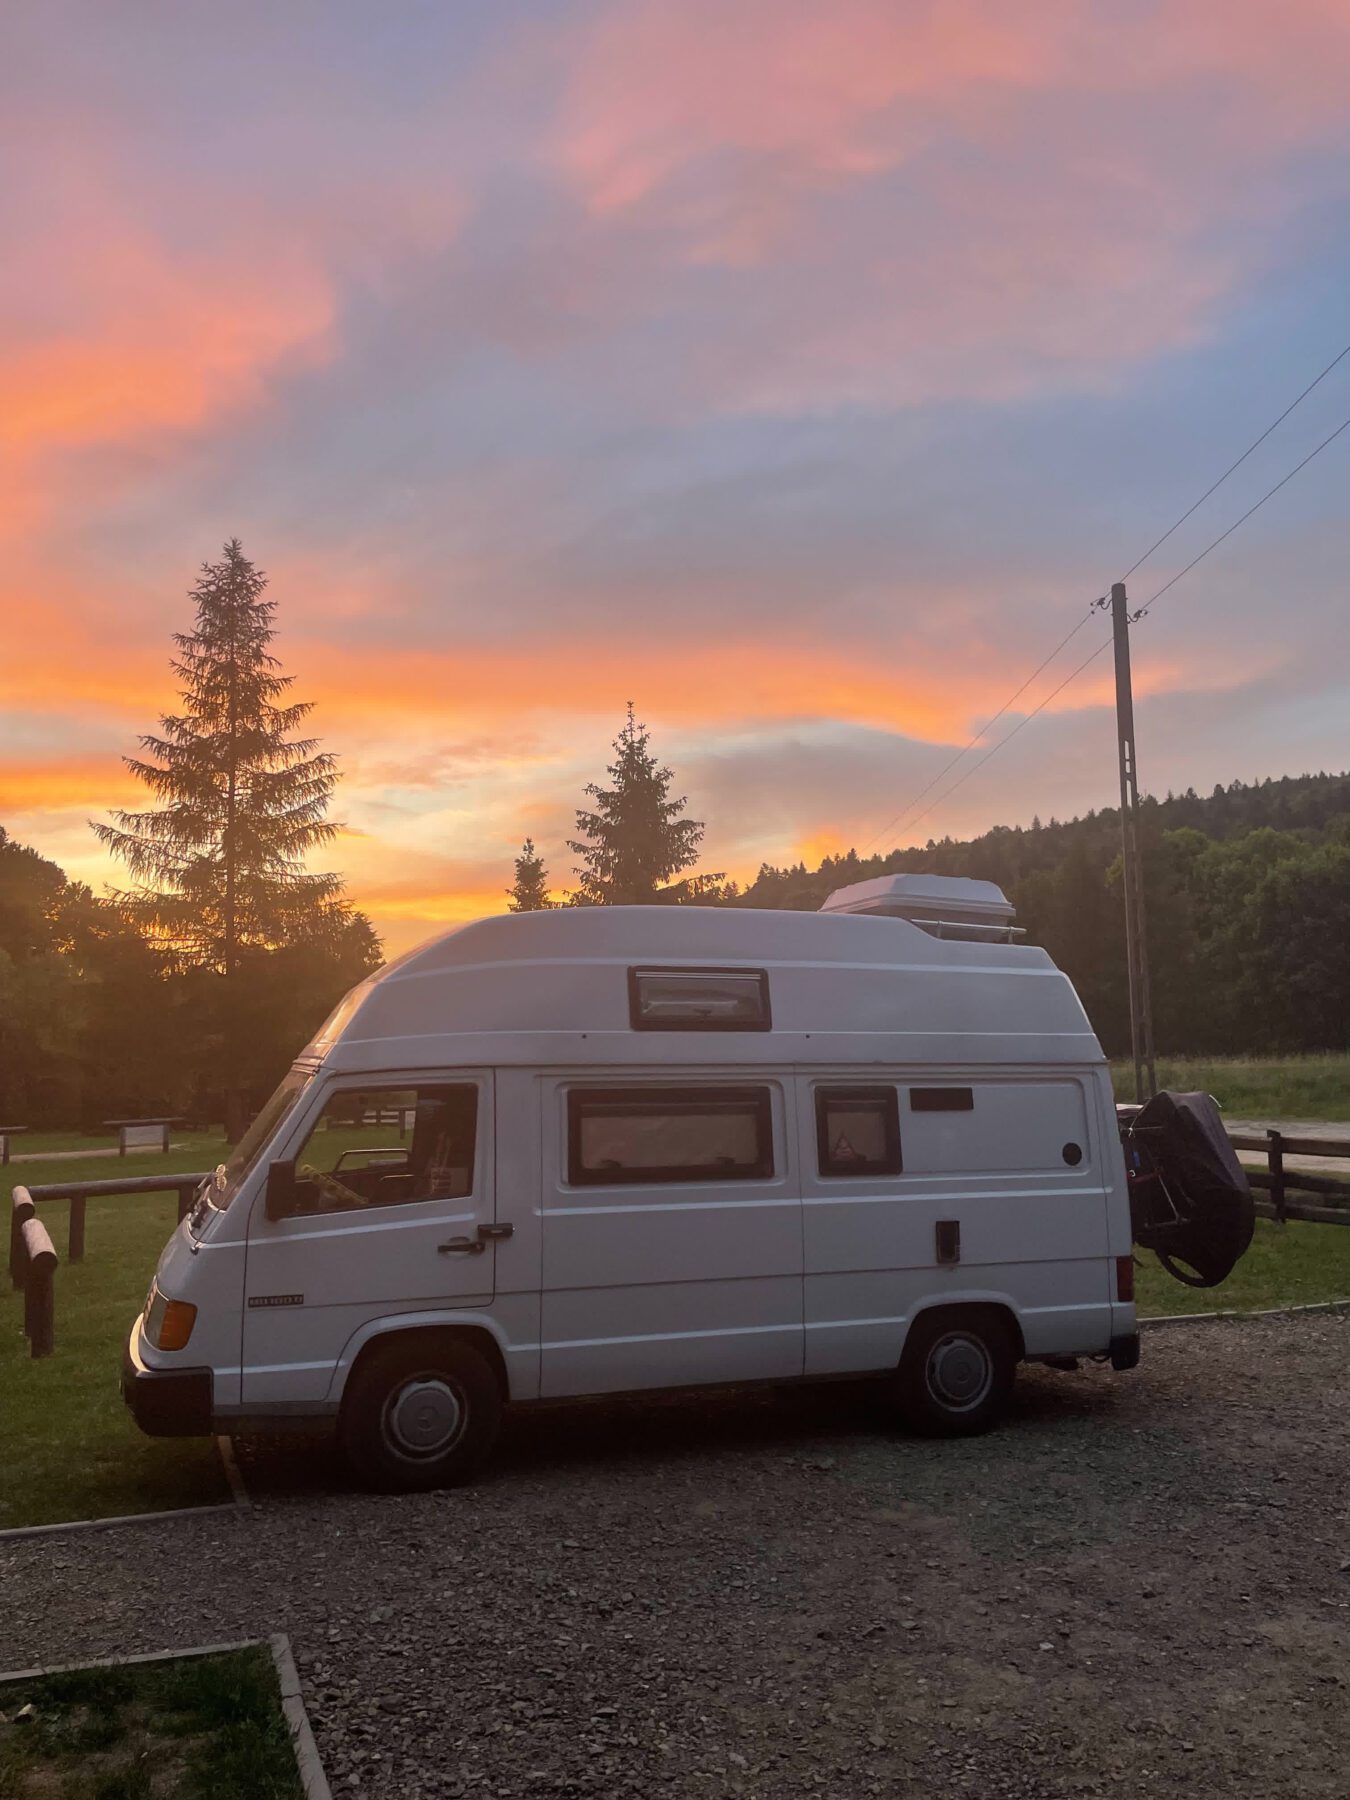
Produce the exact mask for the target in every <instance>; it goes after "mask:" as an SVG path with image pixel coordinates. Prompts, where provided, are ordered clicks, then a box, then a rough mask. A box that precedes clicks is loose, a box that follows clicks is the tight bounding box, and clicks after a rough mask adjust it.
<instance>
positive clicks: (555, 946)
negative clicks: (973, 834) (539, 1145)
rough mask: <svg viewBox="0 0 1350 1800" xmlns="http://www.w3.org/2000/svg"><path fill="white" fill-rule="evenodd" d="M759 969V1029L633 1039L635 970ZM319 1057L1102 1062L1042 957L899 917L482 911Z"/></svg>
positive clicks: (362, 1010)
mask: <svg viewBox="0 0 1350 1800" xmlns="http://www.w3.org/2000/svg"><path fill="white" fill-rule="evenodd" d="M681 966H686V967H689V968H695V969H698V968H735V967H745V968H754V969H765V970H767V971H768V978H769V990H770V1004H771V1009H772V1015H773V1030H772V1031H771V1032H751V1031H717V1032H712V1031H709V1032H703V1031H672V1032H659V1033H658V1032H652V1031H642V1032H636V1031H634V1030H633V1029H632V1026H631V1024H630V1021H629V997H628V971H629V969H630V968H634V967H656V968H678V967H681ZM306 1054H307V1056H311V1057H313V1056H322V1057H323V1058H324V1060H325V1062H326V1063H327V1065H328V1066H329V1067H332V1068H340V1069H350V1070H352V1071H358V1070H359V1071H361V1072H373V1071H375V1070H377V1069H380V1068H384V1069H389V1070H396V1069H397V1070H401V1069H413V1068H417V1067H422V1068H427V1067H444V1068H454V1067H470V1066H478V1067H482V1066H484V1065H503V1064H516V1065H522V1064H523V1065H526V1066H529V1065H551V1066H558V1065H560V1064H563V1065H568V1066H575V1065H577V1064H585V1063H593V1064H597V1065H609V1064H616V1065H622V1064H625V1063H632V1064H647V1065H652V1064H675V1063H686V1064H703V1065H705V1066H708V1065H736V1064H758V1065H763V1064H765V1063H769V1062H778V1063H782V1062H809V1063H820V1062H826V1063H828V1062H846V1063H857V1062H860V1061H861V1062H867V1061H873V1062H922V1063H925V1064H928V1065H932V1066H938V1065H943V1064H948V1065H951V1064H963V1065H969V1064H972V1063H988V1064H1000V1063H1009V1062H1015V1063H1024V1062H1033V1063H1037V1062H1039V1063H1045V1062H1054V1063H1065V1062H1092V1063H1095V1062H1100V1060H1101V1056H1102V1053H1101V1050H1100V1048H1099V1046H1098V1044H1097V1040H1096V1038H1095V1036H1094V1035H1093V1032H1092V1028H1091V1026H1090V1025H1089V1023H1088V1021H1087V1018H1086V1016H1085V1015H1084V1012H1083V1009H1082V1006H1081V1005H1080V1004H1079V1001H1078V997H1077V995H1076V994H1075V993H1074V991H1073V988H1072V986H1071V984H1070V982H1069V980H1068V978H1067V976H1065V975H1063V974H1061V973H1060V971H1059V970H1058V969H1056V968H1055V966H1054V964H1053V963H1052V962H1051V960H1050V958H1049V956H1048V955H1047V954H1046V952H1045V951H1044V950H1041V949H1037V948H1034V947H1029V946H1025V945H1021V944H986V943H961V942H953V941H948V940H943V939H939V938H935V937H932V936H930V935H929V934H928V933H927V932H925V931H923V930H922V929H921V928H920V927H918V926H916V925H912V924H909V923H908V922H907V921H905V920H902V919H896V918H877V917H867V916H855V915H849V914H839V913H834V914H830V913H801V912H761V911H751V910H750V909H748V908H738V907H697V906H671V907H664V906H632V907H620V906H604V907H566V908H559V909H557V910H554V911H549V912H535V913H510V914H506V915H504V916H502V917H498V918H490V919H482V920H479V921H478V922H477V923H476V924H472V925H466V926H463V927H461V928H460V929H458V930H456V931H450V932H447V933H445V935H444V936H442V937H438V938H434V939H432V941H431V942H430V943H427V944H424V945H422V946H421V948H419V949H417V950H414V951H412V952H410V953H409V954H408V955H407V956H404V957H402V958H401V959H400V960H399V961H397V962H393V963H390V964H389V965H388V966H387V967H386V968H384V969H382V970H380V971H379V972H378V973H377V974H376V975H373V976H372V977H371V978H370V979H369V980H368V981H366V982H363V983H362V984H361V986H360V987H358V988H355V989H353V991H352V993H351V994H349V995H348V996H347V999H346V1000H345V1001H344V1002H343V1004H342V1006H341V1007H340V1008H339V1009H338V1011H337V1012H336V1013H335V1014H334V1015H333V1017H332V1019H330V1020H329V1022H328V1024H327V1025H326V1026H325V1027H324V1028H323V1030H322V1031H321V1032H320V1033H319V1036H318V1037H317V1038H316V1039H315V1040H314V1042H313V1044H312V1045H311V1046H310V1049H309V1051H308V1052H307V1053H306Z"/></svg>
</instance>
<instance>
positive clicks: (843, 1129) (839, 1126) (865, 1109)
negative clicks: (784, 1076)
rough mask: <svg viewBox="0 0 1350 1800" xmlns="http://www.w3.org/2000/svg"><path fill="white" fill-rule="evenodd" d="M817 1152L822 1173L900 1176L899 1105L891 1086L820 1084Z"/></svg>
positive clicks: (817, 1103)
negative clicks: (828, 1085)
mask: <svg viewBox="0 0 1350 1800" xmlns="http://www.w3.org/2000/svg"><path fill="white" fill-rule="evenodd" d="M816 1154H817V1159H818V1163H819V1168H820V1172H821V1174H822V1175H826V1176H843V1175H899V1174H900V1173H901V1168H902V1163H901V1156H900V1108H899V1106H898V1104H897V1102H896V1097H895V1089H894V1088H893V1087H818V1088H817V1089H816Z"/></svg>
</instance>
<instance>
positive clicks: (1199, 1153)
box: [1123, 1090, 1255, 1287]
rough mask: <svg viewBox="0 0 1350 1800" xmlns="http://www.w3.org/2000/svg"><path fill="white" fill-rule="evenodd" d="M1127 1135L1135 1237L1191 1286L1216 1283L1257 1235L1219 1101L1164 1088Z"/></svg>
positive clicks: (1249, 1196)
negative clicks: (1217, 1102) (1183, 1265)
mask: <svg viewBox="0 0 1350 1800" xmlns="http://www.w3.org/2000/svg"><path fill="white" fill-rule="evenodd" d="M1123 1135H1124V1141H1125V1150H1126V1161H1127V1163H1128V1164H1129V1174H1130V1215H1131V1220H1132V1224H1133V1230H1134V1240H1135V1242H1136V1243H1137V1244H1139V1245H1140V1246H1141V1247H1142V1248H1143V1249H1145V1250H1152V1251H1154V1252H1155V1253H1156V1255H1157V1258H1158V1261H1159V1262H1160V1263H1161V1264H1162V1266H1163V1267H1164V1268H1165V1269H1166V1270H1167V1272H1168V1274H1169V1275H1174V1276H1175V1277H1176V1278H1177V1280H1178V1281H1184V1282H1185V1283H1186V1285H1187V1286H1188V1287H1217V1286H1218V1285H1219V1283H1220V1282H1221V1281H1223V1280H1225V1279H1226V1278H1227V1277H1228V1275H1230V1274H1231V1273H1232V1270H1233V1268H1234V1266H1235V1264H1236V1263H1237V1261H1238V1259H1239V1257H1241V1256H1242V1255H1243V1253H1244V1252H1245V1251H1246V1249H1247V1246H1248V1245H1249V1244H1250V1243H1251V1241H1252V1230H1253V1227H1254V1223H1255V1212H1254V1210H1253V1207H1252V1192H1251V1189H1250V1187H1249V1186H1248V1185H1247V1177H1246V1176H1245V1175H1244V1174H1243V1172H1242V1164H1241V1163H1240V1162H1239V1161H1238V1159H1237V1157H1236V1155H1235V1154H1234V1152H1233V1146H1232V1145H1231V1144H1230V1143H1229V1141H1228V1133H1227V1132H1226V1131H1225V1130H1224V1128H1223V1119H1222V1118H1221V1117H1220V1114H1219V1108H1218V1105H1217V1104H1216V1102H1215V1101H1214V1100H1213V1098H1212V1097H1211V1096H1210V1095H1209V1094H1171V1093H1168V1092H1166V1091H1165V1090H1164V1092H1162V1093H1160V1094H1155V1095H1154V1097H1153V1098H1152V1099H1151V1100H1150V1101H1148V1102H1147V1104H1146V1105H1145V1106H1144V1107H1143V1108H1142V1109H1141V1110H1140V1111H1139V1113H1138V1114H1137V1115H1136V1116H1135V1118H1134V1119H1133V1120H1132V1121H1131V1123H1130V1124H1129V1125H1128V1126H1127V1127H1126V1129H1125V1132H1124V1134H1123ZM1182 1264H1185V1265H1186V1267H1185V1268H1183V1267H1181V1266H1180V1265H1182Z"/></svg>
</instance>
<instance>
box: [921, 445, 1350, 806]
mask: <svg viewBox="0 0 1350 1800" xmlns="http://www.w3.org/2000/svg"><path fill="white" fill-rule="evenodd" d="M1344 431H1350V418H1347V419H1344V420H1342V422H1341V423H1340V424H1339V425H1338V426H1337V427H1336V429H1335V431H1333V432H1331V433H1330V434H1329V435H1328V436H1327V437H1324V438H1323V439H1322V441H1321V443H1320V444H1318V445H1317V446H1316V448H1315V449H1312V450H1310V451H1309V452H1308V454H1307V455H1306V456H1305V457H1304V458H1303V460H1302V462H1299V463H1296V464H1295V465H1294V467H1293V468H1292V469H1290V471H1289V473H1288V474H1287V475H1284V476H1282V477H1281V478H1280V480H1279V481H1277V482H1276V483H1275V484H1274V486H1273V487H1269V488H1267V489H1266V491H1265V493H1264V494H1262V496H1261V498H1260V499H1259V500H1257V501H1255V502H1254V503H1253V504H1252V505H1251V506H1249V507H1248V508H1247V510H1246V512H1244V513H1243V514H1242V516H1241V517H1240V518H1237V519H1234V521H1233V523H1232V524H1231V525H1230V526H1229V527H1228V528H1227V530H1225V531H1221V532H1220V533H1219V535H1218V537H1216V538H1215V539H1213V541H1212V542H1210V543H1208V544H1206V545H1205V548H1204V549H1203V550H1202V551H1201V552H1200V554H1199V555H1198V556H1193V557H1192V558H1191V560H1190V562H1188V563H1187V564H1186V567H1185V568H1184V569H1179V570H1178V571H1177V573H1176V574H1175V575H1174V576H1173V577H1172V579H1171V580H1170V581H1167V582H1164V583H1163V585H1162V587H1160V588H1159V589H1158V591H1157V593H1155V594H1154V595H1152V597H1151V598H1150V599H1148V600H1146V601H1145V602H1144V604H1143V605H1142V606H1141V607H1140V608H1139V609H1138V611H1137V612H1135V613H1133V614H1132V615H1131V617H1132V619H1142V618H1144V617H1145V616H1146V614H1147V613H1148V611H1149V609H1150V607H1152V606H1153V605H1154V604H1155V603H1156V602H1157V601H1158V600H1161V598H1162V597H1163V595H1164V594H1165V593H1167V592H1168V590H1169V589H1170V588H1174V587H1175V586H1176V584H1177V583H1178V582H1179V581H1180V580H1181V578H1182V576H1183V575H1189V573H1190V572H1191V570H1192V569H1193V568H1194V567H1195V566H1196V564H1197V563H1201V562H1203V561H1204V560H1205V558H1206V557H1207V556H1208V555H1209V553H1210V552H1211V551H1212V550H1217V549H1218V547H1219V545H1220V544H1222V543H1223V542H1224V540H1225V539H1226V538H1230V537H1232V535H1233V533H1234V532H1235V531H1236V530H1237V528H1238V526H1239V525H1242V524H1245V523H1246V521H1247V520H1248V519H1250V518H1251V516H1252V514H1253V513H1254V512H1257V511H1259V510H1260V508H1261V507H1263V506H1264V505H1265V503H1266V501H1267V500H1270V499H1272V498H1273V497H1274V496H1275V495H1276V494H1278V493H1279V491H1280V489H1281V488H1282V487H1287V486H1288V484H1289V483H1290V482H1291V481H1292V480H1293V479H1294V477H1295V475H1297V474H1298V473H1299V471H1300V470H1302V469H1306V468H1307V466H1308V464H1309V463H1310V462H1311V461H1312V460H1313V458H1314V457H1315V456H1320V455H1321V454H1322V452H1323V451H1324V450H1325V449H1326V448H1327V446H1328V444H1334V443H1335V441H1336V439H1337V438H1338V437H1340V435H1341V433H1342V432H1344ZM1100 604H1101V602H1100V601H1098V602H1096V605H1094V607H1093V609H1092V611H1095V610H1096V606H1099V605H1100ZM1092 611H1089V613H1088V618H1091V616H1092ZM1086 623H1087V619H1080V620H1079V623H1078V625H1076V626H1075V627H1074V631H1077V630H1079V629H1080V628H1081V626H1083V625H1085V624H1086ZM1069 635H1070V637H1072V636H1073V632H1070V634H1069ZM1067 641H1068V640H1067V639H1065V642H1067ZM1110 647H1111V639H1110V638H1107V639H1106V641H1105V642H1104V643H1101V644H1098V646H1097V648H1096V649H1095V650H1094V651H1093V652H1092V654H1091V655H1090V656H1088V657H1086V658H1084V660H1083V661H1082V662H1081V663H1079V665H1078V667H1077V668H1076V669H1072V670H1070V672H1069V673H1068V674H1067V675H1066V676H1065V677H1064V679H1063V681H1061V682H1060V683H1059V684H1058V686H1057V687H1053V688H1051V690H1050V692H1049V693H1048V694H1047V695H1046V696H1045V698H1044V699H1043V700H1041V701H1039V702H1038V703H1037V704H1036V706H1034V707H1033V708H1032V710H1031V711H1030V712H1029V713H1028V714H1027V715H1026V717H1025V718H1024V719H1019V721H1018V722H1017V724H1016V725H1014V726H1013V728H1012V730H1011V731H1010V732H1008V733H1007V734H1006V735H1005V736H1004V737H1001V738H1000V739H999V741H998V742H997V743H996V744H991V745H990V747H989V749H988V750H986V751H985V753H984V755H983V756H982V757H981V758H980V759H979V761H978V762H975V763H972V764H971V766H970V767H969V768H968V769H967V770H966V772H965V774H964V775H961V776H959V777H958V778H957V779H956V780H955V781H954V782H953V783H952V785H951V786H950V787H949V788H947V789H946V790H945V791H944V792H943V793H941V794H939V795H938V797H937V799H936V800H934V801H933V802H932V803H931V804H930V805H928V806H926V807H925V808H924V810H923V811H922V812H921V813H919V814H917V816H916V817H914V818H912V819H910V820H909V829H911V830H912V829H913V827H914V826H915V825H917V824H918V823H919V821H920V820H921V819H926V818H927V817H928V815H929V813H931V812H933V811H935V810H936V809H937V808H938V807H939V806H941V805H942V803H943V801H944V800H949V799H950V798H951V796H952V795H953V794H954V793H955V792H956V790H957V788H959V787H961V786H962V785H963V783H965V782H967V781H969V779H970V777H971V776H972V775H974V774H975V773H976V771H977V770H979V769H982V768H983V767H984V765H985V764H986V763H987V762H988V761H989V759H990V757H991V756H995V755H997V753H998V752H999V751H1000V750H1002V749H1003V747H1004V745H1005V744H1010V743H1011V742H1012V740H1013V739H1014V738H1015V737H1016V736H1017V734H1018V732H1019V731H1021V729H1022V727H1023V726H1024V725H1029V724H1030V723H1031V721H1032V720H1033V719H1034V718H1035V717H1036V716H1037V714H1038V713H1042V712H1044V710H1045V708H1046V707H1047V706H1048V705H1049V704H1050V702H1051V701H1052V700H1053V699H1054V698H1055V697H1056V695H1058V694H1062V693H1063V692H1064V689H1065V688H1066V687H1068V685H1069V683H1070V682H1071V681H1076V680H1077V679H1078V677H1079V676H1080V675H1081V674H1082V673H1083V671H1084V669H1086V668H1087V667H1088V665H1089V664H1090V663H1094V662H1095V661H1096V660H1097V658H1098V657H1099V656H1100V655H1101V654H1102V652H1103V651H1104V650H1108V649H1110ZM1060 648H1063V646H1062V645H1061V646H1060ZM1057 654H1058V651H1054V652H1052V653H1051V656H1050V657H1047V659H1046V661H1047V662H1048V661H1051V660H1052V659H1053V657H1054V656H1055V655H1057ZM1044 667H1045V663H1042V664H1041V668H1044ZM1039 672H1040V671H1039V670H1038V671H1037V673H1038V674H1039ZM1029 679H1030V680H1034V679H1035V677H1034V676H1033V677H1030V678H1029ZM1027 685H1028V683H1027V682H1024V683H1023V687H1026V686H1027ZM1021 692H1022V688H1019V689H1018V693H1019V694H1020V693H1021ZM1013 698H1014V699H1015V698H1016V695H1014V696H1013ZM1009 704H1011V702H1009ZM1003 711H1005V712H1006V711H1007V707H1004V708H1003ZM995 717H996V718H997V717H998V715H997V714H995ZM985 729H986V730H987V729H988V727H987V726H986V728H985ZM967 747H969V746H967ZM956 760H958V761H959V760H960V759H959V758H957V759H956ZM951 766H952V765H951V764H949V765H948V767H951ZM933 785H934V784H933V783H932V782H930V783H929V786H930V787H932V786H933Z"/></svg>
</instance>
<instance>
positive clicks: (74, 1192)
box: [14, 1171, 206, 1263]
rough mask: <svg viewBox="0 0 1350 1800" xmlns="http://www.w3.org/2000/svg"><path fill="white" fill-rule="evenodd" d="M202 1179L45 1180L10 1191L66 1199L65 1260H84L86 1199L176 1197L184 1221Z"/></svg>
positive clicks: (42, 1198)
mask: <svg viewBox="0 0 1350 1800" xmlns="http://www.w3.org/2000/svg"><path fill="white" fill-rule="evenodd" d="M205 1180H206V1176H205V1174H204V1173H202V1172H200V1171H199V1172H198V1173H197V1174H195V1175H128V1176H126V1177H125V1178H124V1179H121V1180H112V1181H48V1182H44V1183H43V1184H42V1186H41V1187H32V1188H27V1189H25V1190H20V1189H18V1188H16V1189H15V1190H14V1191H15V1192H16V1193H19V1192H21V1191H23V1192H27V1193H28V1194H29V1195H30V1196H31V1197H32V1199H33V1201H34V1202H35V1203H37V1204H42V1203H44V1202H46V1201H48V1200H69V1202H70V1223H69V1227H68V1231H67V1238H66V1261H67V1262H72V1263H77V1262H83V1261H84V1221H85V1207H86V1205H87V1203H88V1202H89V1201H90V1200H97V1199H100V1198H101V1197H102V1196H104V1195H108V1194H113V1195H116V1194H177V1196H178V1217H179V1219H180V1220H181V1219H185V1218H186V1217H187V1215H188V1213H189V1212H191V1210H192V1202H193V1199H194V1198H195V1197H196V1193H197V1189H198V1188H199V1187H200V1186H201V1185H202V1183H203V1182H204V1181H205Z"/></svg>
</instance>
